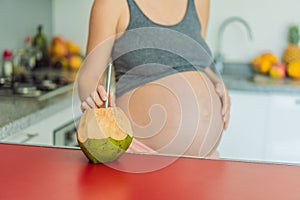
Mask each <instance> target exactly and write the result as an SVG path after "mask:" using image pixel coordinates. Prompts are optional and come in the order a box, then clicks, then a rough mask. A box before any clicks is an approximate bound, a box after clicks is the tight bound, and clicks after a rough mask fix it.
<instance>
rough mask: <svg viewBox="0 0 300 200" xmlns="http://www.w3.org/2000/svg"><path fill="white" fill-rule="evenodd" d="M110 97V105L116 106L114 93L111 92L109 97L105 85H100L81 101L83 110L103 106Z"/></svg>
mask: <svg viewBox="0 0 300 200" xmlns="http://www.w3.org/2000/svg"><path fill="white" fill-rule="evenodd" d="M107 99H108V101H109V102H108V104H109V106H115V99H114V95H113V93H112V92H111V93H110V95H109V98H108V95H107V93H106V90H105V88H104V87H103V85H99V86H98V88H97V89H96V90H95V91H93V92H92V93H91V94H90V96H89V97H87V98H86V99H85V100H84V101H83V102H82V103H81V106H80V108H81V111H82V112H84V111H85V110H88V109H93V108H100V107H102V106H103V104H104V102H105V101H106V100H107Z"/></svg>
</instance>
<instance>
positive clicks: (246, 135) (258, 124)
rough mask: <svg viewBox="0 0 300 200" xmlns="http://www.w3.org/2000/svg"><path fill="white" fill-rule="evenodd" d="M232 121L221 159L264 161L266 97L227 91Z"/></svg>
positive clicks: (221, 146)
mask: <svg viewBox="0 0 300 200" xmlns="http://www.w3.org/2000/svg"><path fill="white" fill-rule="evenodd" d="M229 95H230V97H231V117H230V123H229V127H228V129H227V130H226V131H225V132H224V134H223V137H222V140H221V143H220V145H219V147H218V151H219V154H220V157H221V158H229V159H241V160H257V161H261V160H264V149H265V147H264V142H265V132H266V118H267V109H268V106H269V97H268V95H267V94H264V93H250V92H238V91H229Z"/></svg>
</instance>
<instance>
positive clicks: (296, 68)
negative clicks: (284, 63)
mask: <svg viewBox="0 0 300 200" xmlns="http://www.w3.org/2000/svg"><path fill="white" fill-rule="evenodd" d="M287 71H288V75H289V76H290V77H292V78H300V61H293V62H291V63H290V64H289V65H288V69H287Z"/></svg>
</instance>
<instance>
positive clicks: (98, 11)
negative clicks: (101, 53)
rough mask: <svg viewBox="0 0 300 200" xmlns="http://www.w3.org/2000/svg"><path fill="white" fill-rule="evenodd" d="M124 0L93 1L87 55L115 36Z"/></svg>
mask: <svg viewBox="0 0 300 200" xmlns="http://www.w3.org/2000/svg"><path fill="white" fill-rule="evenodd" d="M124 3H125V6H126V0H94V2H93V5H92V8H91V13H90V22H89V36H88V45H87V53H89V52H90V51H91V50H92V49H93V48H95V47H96V46H97V45H98V44H99V43H101V42H102V41H104V40H106V39H107V38H110V37H113V36H114V35H115V34H116V30H117V26H118V23H119V19H120V16H121V14H122V12H123V10H124Z"/></svg>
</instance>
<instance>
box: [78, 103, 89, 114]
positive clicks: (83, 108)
mask: <svg viewBox="0 0 300 200" xmlns="http://www.w3.org/2000/svg"><path fill="white" fill-rule="evenodd" d="M80 109H81V111H82V112H84V111H86V110H88V109H91V108H90V106H89V105H88V104H87V103H86V102H85V101H84V102H82V103H81V106H80Z"/></svg>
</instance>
